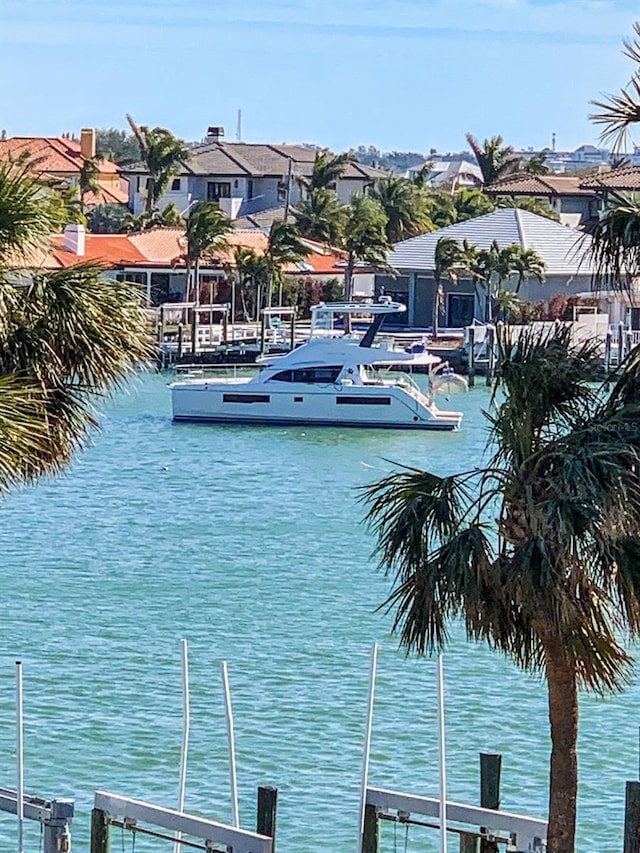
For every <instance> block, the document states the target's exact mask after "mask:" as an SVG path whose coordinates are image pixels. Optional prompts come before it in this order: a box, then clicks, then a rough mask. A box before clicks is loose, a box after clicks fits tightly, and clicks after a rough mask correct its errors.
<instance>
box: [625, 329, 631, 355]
mask: <svg viewBox="0 0 640 853" xmlns="http://www.w3.org/2000/svg"><path fill="white" fill-rule="evenodd" d="M632 349H633V332H632V331H629V330H627V332H626V333H625V336H624V357H625V358H628V356H629V353H630V352H631V350H632Z"/></svg>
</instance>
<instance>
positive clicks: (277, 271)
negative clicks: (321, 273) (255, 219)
mask: <svg viewBox="0 0 640 853" xmlns="http://www.w3.org/2000/svg"><path fill="white" fill-rule="evenodd" d="M310 253H311V249H310V248H309V246H307V244H306V243H305V242H304V241H303V240H302V239H301V237H300V232H299V231H298V229H297V227H296V226H295V225H293V224H292V223H291V222H279V221H277V220H276V221H274V222H273V224H272V225H271V229H270V231H269V240H268V243H267V249H266V251H265V258H266V261H267V267H268V270H269V287H268V294H267V305H268V306H269V307H271V292H272V288H273V285H274V284H277V285H278V291H279V293H278V304H280V303H281V302H282V283H283V269H284V267H285V266H286V265H287V264H294V263H297V262H298V261H301V260H302V259H303V258H306V256H307V255H309V254H310Z"/></svg>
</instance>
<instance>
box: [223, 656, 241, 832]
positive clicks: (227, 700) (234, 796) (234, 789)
mask: <svg viewBox="0 0 640 853" xmlns="http://www.w3.org/2000/svg"><path fill="white" fill-rule="evenodd" d="M220 666H221V669H222V686H223V689H224V705H225V711H226V715H227V738H228V741H229V781H230V785H231V811H232V814H233V825H234V826H235V827H236V829H239V828H240V814H239V810H238V782H237V779H236V746H235V737H234V733H233V711H232V709H231V691H230V690H229V673H228V672H227V662H226V660H223V661H222V662H221V664H220Z"/></svg>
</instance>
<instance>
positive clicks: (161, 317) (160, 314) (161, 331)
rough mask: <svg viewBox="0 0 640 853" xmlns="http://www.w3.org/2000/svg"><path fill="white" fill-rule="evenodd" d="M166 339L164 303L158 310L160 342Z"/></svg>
mask: <svg viewBox="0 0 640 853" xmlns="http://www.w3.org/2000/svg"><path fill="white" fill-rule="evenodd" d="M163 340H164V305H161V306H160V310H159V312H158V343H159V344H161V343H162V342H163Z"/></svg>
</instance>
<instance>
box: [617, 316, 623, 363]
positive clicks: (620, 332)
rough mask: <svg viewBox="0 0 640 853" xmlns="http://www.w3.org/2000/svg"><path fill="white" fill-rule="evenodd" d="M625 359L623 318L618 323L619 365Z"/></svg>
mask: <svg viewBox="0 0 640 853" xmlns="http://www.w3.org/2000/svg"><path fill="white" fill-rule="evenodd" d="M623 359H624V323H623V322H622V320H621V321H620V322H619V323H618V367H619V366H620V365H621V364H622V362H623Z"/></svg>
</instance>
